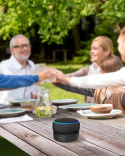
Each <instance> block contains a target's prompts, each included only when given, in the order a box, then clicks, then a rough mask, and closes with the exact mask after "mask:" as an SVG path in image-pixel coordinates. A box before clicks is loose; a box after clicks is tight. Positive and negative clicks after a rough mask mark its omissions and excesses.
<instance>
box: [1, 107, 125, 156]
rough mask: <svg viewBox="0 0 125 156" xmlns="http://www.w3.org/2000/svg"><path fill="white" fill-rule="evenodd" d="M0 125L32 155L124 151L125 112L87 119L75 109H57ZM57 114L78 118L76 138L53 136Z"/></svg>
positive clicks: (108, 155)
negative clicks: (42, 115) (70, 140)
mask: <svg viewBox="0 0 125 156" xmlns="http://www.w3.org/2000/svg"><path fill="white" fill-rule="evenodd" d="M28 115H29V116H32V117H34V120H33V121H28V122H20V123H8V124H1V125H0V135H1V136H2V137H4V138H5V139H7V140H8V141H10V142H11V143H13V144H15V145H16V146H17V147H19V148H20V149H22V150H23V151H25V152H26V153H28V154H29V155H32V156H45V155H49V156H78V155H81V156H118V155H119V156H123V155H125V116H124V115H119V116H117V117H114V118H112V119H103V120H102V119H87V118H85V117H83V116H81V115H79V114H78V113H76V112H74V111H69V110H63V109H59V110H58V111H57V114H55V115H54V116H52V117H50V118H49V117H48V118H47V117H46V118H37V117H35V115H33V114H31V113H28ZM57 118H76V119H78V120H79V122H80V136H79V139H78V140H77V141H74V142H69V143H64V142H58V141H55V140H54V139H53V130H52V122H53V121H54V120H55V119H57Z"/></svg>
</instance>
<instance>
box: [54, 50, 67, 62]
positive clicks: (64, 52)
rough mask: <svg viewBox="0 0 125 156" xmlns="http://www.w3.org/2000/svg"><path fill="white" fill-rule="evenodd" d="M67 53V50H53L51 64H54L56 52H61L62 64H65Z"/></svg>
mask: <svg viewBox="0 0 125 156" xmlns="http://www.w3.org/2000/svg"><path fill="white" fill-rule="evenodd" d="M69 51H70V50H69V49H56V50H53V63H55V62H56V53H57V52H62V53H63V58H64V62H67V52H69Z"/></svg>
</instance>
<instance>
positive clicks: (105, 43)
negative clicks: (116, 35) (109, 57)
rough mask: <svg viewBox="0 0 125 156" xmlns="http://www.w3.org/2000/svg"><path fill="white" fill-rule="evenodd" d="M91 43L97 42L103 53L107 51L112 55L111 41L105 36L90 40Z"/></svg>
mask: <svg viewBox="0 0 125 156" xmlns="http://www.w3.org/2000/svg"><path fill="white" fill-rule="evenodd" d="M92 42H98V43H99V45H100V46H101V47H102V49H103V50H104V51H106V50H109V51H110V53H109V54H112V53H113V43H112V40H111V39H110V38H109V37H107V36H99V37H96V38H95V39H93V40H92Z"/></svg>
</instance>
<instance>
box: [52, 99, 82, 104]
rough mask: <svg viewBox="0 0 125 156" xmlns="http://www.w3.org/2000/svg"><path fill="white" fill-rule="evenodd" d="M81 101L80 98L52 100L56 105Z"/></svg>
mask: <svg viewBox="0 0 125 156" xmlns="http://www.w3.org/2000/svg"><path fill="white" fill-rule="evenodd" d="M78 101H80V100H79V99H57V100H51V102H52V104H54V105H67V104H73V103H77V102H78Z"/></svg>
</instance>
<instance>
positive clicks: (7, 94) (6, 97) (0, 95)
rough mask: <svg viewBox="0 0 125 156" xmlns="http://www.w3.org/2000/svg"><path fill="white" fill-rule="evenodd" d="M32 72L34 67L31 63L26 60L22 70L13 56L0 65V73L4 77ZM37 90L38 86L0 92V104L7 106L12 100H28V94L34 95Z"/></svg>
mask: <svg viewBox="0 0 125 156" xmlns="http://www.w3.org/2000/svg"><path fill="white" fill-rule="evenodd" d="M34 71H35V65H34V63H33V62H32V61H30V60H28V64H27V67H26V68H24V67H23V66H22V65H21V64H20V63H19V62H18V61H17V60H16V59H15V57H14V56H11V57H10V59H8V60H6V61H2V62H1V64H0V73H1V74H5V75H28V74H31V73H34ZM37 88H38V86H36V85H32V86H30V87H22V88H19V89H12V90H7V91H0V103H4V104H9V101H10V100H13V99H30V98H31V97H30V92H33V94H34V93H36V90H37Z"/></svg>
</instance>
